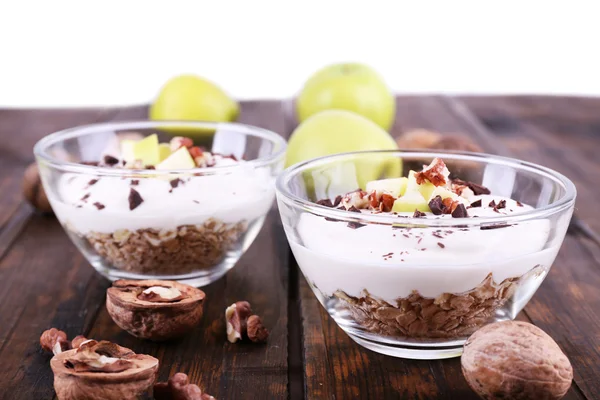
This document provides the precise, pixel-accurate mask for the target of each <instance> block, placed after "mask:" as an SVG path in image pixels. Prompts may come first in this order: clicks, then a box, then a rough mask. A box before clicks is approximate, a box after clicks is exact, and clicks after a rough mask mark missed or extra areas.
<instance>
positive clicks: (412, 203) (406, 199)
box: [392, 192, 431, 213]
mask: <svg viewBox="0 0 600 400" xmlns="http://www.w3.org/2000/svg"><path fill="white" fill-rule="evenodd" d="M415 210H419V211H422V212H430V211H431V210H430V209H429V204H428V202H427V200H425V198H424V197H423V195H422V194H421V193H419V192H406V194H405V195H404V196H402V197H400V198H398V199H396V201H395V202H394V206H393V207H392V211H395V212H410V213H412V212H414V211H415Z"/></svg>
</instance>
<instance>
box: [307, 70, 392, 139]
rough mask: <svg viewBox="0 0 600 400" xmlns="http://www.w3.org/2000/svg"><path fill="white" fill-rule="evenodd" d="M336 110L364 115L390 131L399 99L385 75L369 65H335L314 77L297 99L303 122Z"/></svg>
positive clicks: (320, 71) (309, 80) (318, 72)
mask: <svg viewBox="0 0 600 400" xmlns="http://www.w3.org/2000/svg"><path fill="white" fill-rule="evenodd" d="M332 109H338V110H348V111H353V112H355V113H357V114H361V115H362V116H364V117H366V118H368V119H370V120H371V121H373V122H375V123H376V124H377V125H379V126H380V127H382V128H383V129H385V130H387V131H389V130H390V128H391V127H392V124H393V123H394V116H395V114H396V99H395V97H394V95H393V94H392V92H390V90H389V88H388V87H387V85H386V84H385V82H384V81H383V79H382V78H381V76H379V74H378V73H377V72H375V71H374V70H373V69H372V68H370V67H369V66H367V65H364V64H358V63H343V64H334V65H330V66H328V67H325V68H323V69H321V70H319V71H317V72H316V73H315V74H314V75H313V76H311V77H310V78H309V79H308V81H307V82H306V83H305V85H304V88H303V89H302V91H301V92H300V95H299V96H298V99H297V101H296V111H297V113H298V119H299V120H300V122H303V121H305V120H306V119H308V118H309V117H311V116H312V115H314V114H316V113H318V112H320V111H323V110H332Z"/></svg>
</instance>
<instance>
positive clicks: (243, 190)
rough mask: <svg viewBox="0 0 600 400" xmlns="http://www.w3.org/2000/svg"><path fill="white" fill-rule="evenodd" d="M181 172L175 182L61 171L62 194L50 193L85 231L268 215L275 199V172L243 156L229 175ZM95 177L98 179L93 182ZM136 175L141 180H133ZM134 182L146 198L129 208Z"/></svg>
mask: <svg viewBox="0 0 600 400" xmlns="http://www.w3.org/2000/svg"><path fill="white" fill-rule="evenodd" d="M223 161H224V162H227V163H228V164H230V163H235V161H233V160H229V159H224V160H223ZM217 166H220V165H219V164H218V165H217ZM173 178H175V177H173ZM180 178H181V179H182V181H183V182H179V184H178V185H177V187H175V188H173V187H172V186H171V182H170V181H169V179H162V178H144V177H132V178H129V177H128V178H125V179H123V178H122V177H98V176H93V175H82V174H70V173H68V174H64V175H63V176H61V178H60V180H59V182H58V191H57V192H58V196H52V195H51V197H50V201H51V203H52V208H53V209H54V211H55V213H56V215H57V217H58V218H59V220H60V221H61V223H63V224H65V225H67V226H68V227H69V228H70V229H73V230H75V231H77V232H79V233H81V234H86V233H88V232H101V233H111V232H114V231H116V230H119V229H128V230H137V229H144V228H154V229H173V228H176V227H177V226H181V225H199V224H202V223H203V222H205V221H206V220H207V219H209V218H214V219H216V220H219V221H222V222H225V223H237V222H240V221H248V222H251V221H252V220H254V219H256V218H260V217H262V216H264V215H265V214H266V213H267V211H268V210H269V208H270V207H271V204H272V202H273V197H274V185H273V180H274V178H273V177H271V176H270V174H269V171H267V170H255V169H254V168H252V167H249V166H248V167H246V166H245V165H244V162H243V161H240V162H239V168H236V169H235V170H234V171H232V172H231V173H230V174H227V175H225V174H220V175H205V176H193V175H187V176H180ZM93 179H98V181H97V182H95V183H94V184H92V185H90V181H91V180H93ZM132 179H136V180H138V181H139V183H138V184H137V185H132V182H131V181H132ZM132 188H133V189H135V190H136V191H137V192H138V193H139V194H140V196H141V197H142V199H143V200H144V201H143V202H142V203H141V204H140V205H139V206H138V207H136V208H135V209H133V210H130V205H129V200H128V198H129V193H130V189H132ZM88 194H89V196H87V198H84V196H86V195H88ZM97 204H100V207H101V206H103V208H102V207H101V208H102V209H99V206H98V205H97Z"/></svg>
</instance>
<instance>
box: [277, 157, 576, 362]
mask: <svg viewBox="0 0 600 400" xmlns="http://www.w3.org/2000/svg"><path fill="white" fill-rule="evenodd" d="M383 153H384V154H385V155H386V157H387V158H389V154H393V153H389V152H387V153H386V152H383ZM373 154H376V153H371V154H368V153H349V154H345V155H339V156H332V157H325V158H322V159H318V160H314V161H312V162H308V163H305V164H303V165H301V166H298V167H293V168H291V169H288V170H287V171H286V172H284V174H283V175H282V177H280V178H279V181H278V186H277V188H278V192H277V195H278V201H279V207H280V212H281V215H282V219H283V222H284V227H285V229H286V234H287V236H288V239H289V241H290V245H291V247H292V250H293V253H294V256H295V257H296V260H297V262H298V265H299V266H300V268H301V270H302V272H303V273H304V275H305V277H306V279H307V281H308V282H309V285H310V286H311V288H312V289H313V291H314V292H315V294H316V296H317V298H318V299H319V301H320V302H321V304H322V305H323V306H324V307H325V308H326V309H327V311H328V312H329V314H330V315H331V316H332V317H333V318H334V320H335V321H336V322H337V323H338V325H339V326H340V327H341V328H342V329H343V330H345V331H346V333H348V334H349V335H350V337H352V339H354V340H355V341H357V342H358V343H360V344H362V345H364V346H366V347H368V348H370V349H372V350H375V351H378V352H381V353H385V354H390V355H395V356H399V357H407V358H445V357H453V356H457V355H460V352H461V346H462V343H463V342H464V340H465V339H466V338H467V337H468V336H469V335H470V334H471V333H473V332H474V331H475V330H477V329H478V328H480V327H481V326H483V325H485V324H487V323H490V322H493V321H498V320H502V319H513V318H515V317H516V315H517V314H518V312H519V311H520V310H521V309H522V308H523V307H524V306H525V304H526V303H527V302H528V301H529V299H530V298H531V296H533V294H534V293H535V291H536V290H537V288H538V287H539V285H540V284H541V282H542V281H543V279H544V278H545V276H546V274H547V273H548V270H549V268H550V266H551V265H552V262H553V261H554V258H555V257H556V254H557V252H558V250H559V248H560V245H561V243H562V240H563V238H564V234H565V232H566V229H567V226H568V222H569V219H570V216H571V213H572V207H573V200H574V194H575V192H574V187H573V186H572V184H571V183H570V181H568V180H566V178H564V177H562V176H560V175H558V174H556V173H553V174H556V175H550V174H549V171H548V170H545V169H542V170H541V171H539V172H536V171H535V170H536V167H534V166H532V165H524V164H522V163H519V162H518V161H516V160H508V159H504V158H497V157H492V156H475V155H459V154H427V153H399V152H398V153H395V154H396V155H397V157H399V158H401V159H402V162H403V163H404V165H405V166H407V165H412V166H414V165H420V166H421V168H420V169H419V170H414V171H409V172H408V174H407V176H405V177H388V176H384V178H386V179H384V180H374V181H371V182H367V183H366V187H364V188H361V189H358V190H357V189H353V190H348V191H344V190H340V189H343V188H344V186H346V187H347V188H349V189H350V188H353V187H355V185H356V180H355V179H353V176H352V174H348V173H345V174H340V173H337V172H335V171H334V170H337V171H338V172H339V169H340V168H342V167H343V166H344V165H345V167H343V168H342V169H344V170H346V171H352V169H353V168H352V167H353V166H354V167H355V166H356V165H360V164H359V163H356V162H355V161H356V158H357V157H358V158H360V157H364V156H367V155H369V157H373ZM444 159H446V160H449V164H450V163H451V164H453V165H457V166H459V167H460V168H458V170H460V171H461V172H463V173H464V175H465V176H479V177H480V178H482V180H488V181H489V176H488V178H486V175H487V174H489V173H491V172H493V173H494V174H496V175H494V176H497V174H498V172H499V171H500V172H501V174H500V175H504V176H507V175H512V176H513V178H514V179H511V180H509V182H512V183H513V185H514V186H513V187H512V188H508V189H510V190H507V188H506V187H503V188H500V189H501V190H495V189H499V187H498V186H505V185H504V183H500V185H498V184H496V185H492V186H491V187H490V188H489V189H488V188H487V187H484V186H482V185H481V184H479V183H474V182H469V181H466V180H462V179H458V178H461V176H460V175H451V174H450V172H451V171H452V168H450V169H449V168H447V167H446V165H445V163H444ZM415 161H419V162H416V163H415ZM423 164H425V165H424V166H423ZM490 165H493V166H494V168H488V167H489V166H490ZM348 166H350V168H347V167H348ZM519 168H522V169H519ZM539 168H541V167H539ZM435 170H437V172H435ZM486 171H487V172H486ZM317 176H318V177H323V176H330V177H334V178H337V179H338V180H337V181H336V180H335V179H333V180H331V181H327V180H323V179H315V177H317ZM340 177H341V178H342V180H344V179H347V180H348V182H349V183H348V184H347V185H344V183H343V182H340V181H339V179H340ZM500 181H501V182H506V181H507V180H506V179H504V180H502V179H500ZM548 185H554V187H553V189H554V190H552V191H548V190H547V188H548ZM523 188H525V189H523ZM307 189H308V190H307ZM495 191H498V192H500V193H501V194H497V193H495ZM505 193H509V195H508V196H507V195H506V194H505ZM317 195H325V197H324V198H317V197H316V196H317ZM531 199H535V200H536V203H535V204H528V203H527V202H525V201H522V200H531ZM544 203H547V204H544Z"/></svg>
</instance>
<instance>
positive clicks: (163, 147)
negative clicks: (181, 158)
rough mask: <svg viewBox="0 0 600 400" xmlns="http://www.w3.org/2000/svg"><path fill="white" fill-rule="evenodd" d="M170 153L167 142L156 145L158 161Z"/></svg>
mask: <svg viewBox="0 0 600 400" xmlns="http://www.w3.org/2000/svg"><path fill="white" fill-rule="evenodd" d="M170 155H171V146H170V145H169V143H161V144H159V145H158V157H159V158H160V162H163V161H164V160H166V159H167V157H169V156H170Z"/></svg>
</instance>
